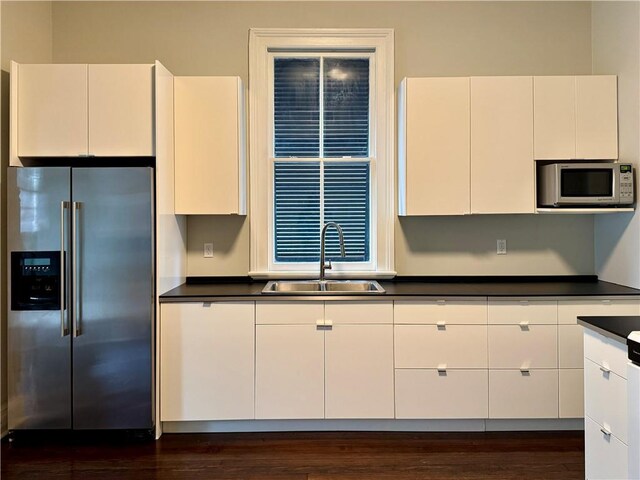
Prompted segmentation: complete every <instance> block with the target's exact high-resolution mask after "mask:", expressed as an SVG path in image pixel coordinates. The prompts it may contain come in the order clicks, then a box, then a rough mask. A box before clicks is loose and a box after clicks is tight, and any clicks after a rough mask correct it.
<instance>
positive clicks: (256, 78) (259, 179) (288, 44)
mask: <svg viewBox="0 0 640 480" xmlns="http://www.w3.org/2000/svg"><path fill="white" fill-rule="evenodd" d="M279 48H281V49H286V50H295V49H311V48H314V49H317V48H323V49H329V50H331V49H363V50H365V49H367V50H373V51H375V52H376V55H375V63H376V67H375V69H376V82H375V84H374V88H375V89H376V95H375V99H376V101H377V104H376V105H375V111H376V114H375V115H372V119H373V121H375V122H376V128H375V130H374V131H375V132H377V136H375V138H373V139H372V141H374V142H375V145H373V146H372V151H374V152H376V154H377V158H378V160H377V161H376V162H373V163H372V165H373V167H372V172H371V174H372V179H374V180H375V181H376V182H377V184H376V185H373V186H372V187H373V188H374V189H375V192H376V194H375V196H377V198H376V200H375V205H373V208H372V211H373V212H375V214H376V219H377V220H376V221H375V222H373V223H374V225H375V226H374V228H373V231H372V238H371V245H372V249H373V251H372V255H371V257H372V259H375V264H374V265H372V268H371V269H370V270H369V269H366V267H365V266H364V265H359V266H353V265H352V266H351V267H349V266H345V265H339V264H336V269H335V270H336V271H337V273H338V275H339V274H340V270H342V274H343V275H345V274H347V273H346V272H347V271H348V270H350V269H356V270H358V272H353V271H352V272H349V273H348V274H350V275H354V274H355V273H358V275H360V276H362V274H364V275H368V276H371V275H375V274H377V273H380V272H381V273H382V274H383V276H388V275H389V274H390V273H391V272H392V273H391V274H395V272H394V213H395V212H394V207H395V205H394V202H395V195H394V190H395V167H394V152H395V131H394V130H395V123H394V118H395V112H394V106H395V89H394V69H393V65H394V32H393V29H375V28H374V29H299V28H295V29H278V28H273V29H272V28H267V29H262V28H257V29H251V30H250V32H249V109H250V128H249V140H250V145H251V148H250V171H251V175H250V179H249V180H250V192H251V195H250V207H251V218H250V221H251V234H250V235H251V246H250V255H251V272H250V275H252V276H254V275H256V276H260V277H263V278H266V277H268V276H270V275H271V276H280V275H281V274H283V273H285V271H282V270H280V271H277V270H276V269H275V268H274V266H273V262H272V261H271V256H272V254H271V252H272V246H271V242H270V241H269V238H268V236H269V234H268V233H267V232H269V231H270V228H269V225H270V223H269V222H270V215H269V211H270V208H269V205H270V204H271V201H272V199H271V197H270V194H269V192H270V190H271V187H270V184H269V181H266V182H265V179H270V178H271V176H270V168H271V165H270V163H269V162H267V161H266V159H268V158H270V155H271V154H270V152H269V145H270V143H269V142H268V135H265V134H264V132H265V131H269V125H270V122H269V111H270V108H269V101H268V99H269V91H270V84H269V72H270V70H271V69H270V68H269V65H268V58H269V50H270V49H279ZM373 169H376V170H377V171H376V172H373ZM374 175H375V176H374ZM373 198H374V196H372V199H373ZM310 267H311V266H310ZM298 268H300V267H298ZM363 268H365V269H366V270H364V272H362V270H363ZM315 270H316V268H315V265H314V266H313V270H311V269H310V270H305V271H304V272H300V271H297V272H287V273H288V274H293V275H306V276H308V275H313V274H315V273H316V271H315Z"/></svg>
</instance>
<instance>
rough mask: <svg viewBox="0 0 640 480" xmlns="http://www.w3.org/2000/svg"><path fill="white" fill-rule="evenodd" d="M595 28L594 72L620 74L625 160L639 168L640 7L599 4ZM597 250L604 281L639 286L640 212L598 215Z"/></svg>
mask: <svg viewBox="0 0 640 480" xmlns="http://www.w3.org/2000/svg"><path fill="white" fill-rule="evenodd" d="M592 25H593V73H615V74H617V75H618V121H619V128H618V132H619V146H620V160H621V161H625V162H632V163H634V164H635V166H636V169H637V168H638V167H640V54H639V52H640V4H639V3H636V2H596V3H594V5H593V19H592ZM636 180H637V171H636ZM637 185H638V184H637V182H636V186H637ZM595 247H596V254H595V258H596V268H597V272H598V274H599V275H600V276H601V277H602V279H603V280H609V281H612V282H615V283H622V284H624V285H630V286H632V287H636V288H640V211H636V212H634V213H630V214H625V215H608V216H600V217H598V218H597V219H596V222H595Z"/></svg>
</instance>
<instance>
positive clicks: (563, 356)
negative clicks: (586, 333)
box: [558, 325, 584, 368]
mask: <svg viewBox="0 0 640 480" xmlns="http://www.w3.org/2000/svg"><path fill="white" fill-rule="evenodd" d="M582 337H583V333H582V327H581V326H580V325H558V366H559V367H560V368H583V365H584V348H583V344H584V342H583V339H582Z"/></svg>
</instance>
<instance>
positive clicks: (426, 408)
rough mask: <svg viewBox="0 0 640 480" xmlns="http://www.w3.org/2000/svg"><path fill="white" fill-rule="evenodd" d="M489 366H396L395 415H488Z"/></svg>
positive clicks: (463, 416) (462, 416) (398, 416)
mask: <svg viewBox="0 0 640 480" xmlns="http://www.w3.org/2000/svg"><path fill="white" fill-rule="evenodd" d="M488 413H489V380H488V374H487V370H484V369H483V370H463V369H459V370H456V369H447V370H444V371H442V370H441V371H438V370H437V369H396V418H403V419H424V418H443V419H446V418H468V419H472V418H487V416H488Z"/></svg>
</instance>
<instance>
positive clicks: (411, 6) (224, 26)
mask: <svg viewBox="0 0 640 480" xmlns="http://www.w3.org/2000/svg"><path fill="white" fill-rule="evenodd" d="M53 24H54V28H53V39H54V42H53V45H54V51H53V58H54V61H55V62H93V63H103V62H104V63H107V62H115V63H118V62H131V63H134V62H151V61H153V60H155V59H159V60H160V61H162V62H163V64H165V65H166V66H167V67H168V68H169V69H170V70H171V71H172V72H173V73H174V74H176V75H240V76H242V77H243V79H244V80H245V81H247V77H248V50H247V49H248V30H249V28H251V27H392V28H394V29H395V33H396V49H395V55H396V57H395V58H396V62H395V63H396V65H395V68H396V70H395V74H396V81H397V82H399V81H400V79H401V78H402V77H404V76H420V75H433V76H438V75H440V76H441V75H471V74H473V75H489V74H490V75H513V74H542V75H544V74H572V73H590V72H591V6H590V4H589V3H588V2H495V3H494V2H388V3H387V2H371V3H365V2H354V3H348V2H328V3H316V2H283V3H271V2H237V3H225V2H193V3H190V2H158V3H156V2H139V3H134V2H126V3H125V2H54V4H53ZM505 201H508V199H505ZM497 238H506V239H507V242H508V247H509V253H508V254H507V255H506V256H500V257H498V256H496V255H495V247H496V246H495V240H496V239H497ZM532 239H535V240H536V241H535V242H534V241H533V240H532ZM205 241H213V243H214V258H213V259H204V258H202V253H201V252H202V243H204V242H205ZM188 244H189V245H188V249H189V254H188V255H189V256H188V274H189V275H246V274H247V271H248V268H249V221H248V219H247V220H244V221H243V220H242V219H231V218H224V217H192V218H190V219H189V222H188ZM396 244H397V247H396V266H397V271H398V273H399V274H401V275H421V274H423V275H446V274H575V273H579V274H583V273H587V274H589V273H593V271H594V264H593V219H592V218H591V217H589V216H584V217H573V218H569V217H562V219H560V218H557V217H553V218H552V217H549V216H545V217H542V216H538V217H534V216H525V217H513V216H508V217H502V216H499V217H477V218H471V217H469V218H453V219H434V218H414V219H407V220H402V221H399V222H396Z"/></svg>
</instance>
